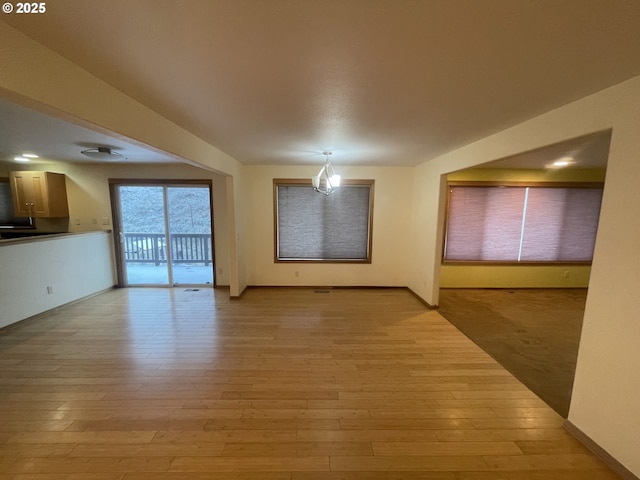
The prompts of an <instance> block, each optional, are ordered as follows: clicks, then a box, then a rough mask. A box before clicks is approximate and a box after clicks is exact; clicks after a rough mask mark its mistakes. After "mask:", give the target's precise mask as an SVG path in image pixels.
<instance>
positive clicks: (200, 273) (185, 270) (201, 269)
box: [127, 263, 213, 285]
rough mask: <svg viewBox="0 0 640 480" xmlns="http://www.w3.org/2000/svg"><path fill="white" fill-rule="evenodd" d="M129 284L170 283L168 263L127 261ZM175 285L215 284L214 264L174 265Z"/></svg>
mask: <svg viewBox="0 0 640 480" xmlns="http://www.w3.org/2000/svg"><path fill="white" fill-rule="evenodd" d="M127 282H128V284H129V285H169V273H168V269H167V265H166V264H161V265H154V264H147V263H127ZM173 284H174V285H213V265H211V264H210V265H198V264H186V265H185V264H176V265H173Z"/></svg>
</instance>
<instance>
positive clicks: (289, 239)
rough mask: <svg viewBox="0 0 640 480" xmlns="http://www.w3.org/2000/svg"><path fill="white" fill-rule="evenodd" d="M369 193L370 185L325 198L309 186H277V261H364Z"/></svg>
mask: <svg viewBox="0 0 640 480" xmlns="http://www.w3.org/2000/svg"><path fill="white" fill-rule="evenodd" d="M370 192H371V188H370V185H343V186H341V187H340V188H338V189H336V190H335V191H334V192H333V193H331V195H329V196H325V195H320V194H318V193H316V192H314V191H313V189H312V188H311V187H310V186H308V185H278V186H277V215H278V218H277V229H278V231H277V243H278V244H277V258H278V260H339V261H345V260H355V261H362V260H367V259H368V257H369V205H370V201H369V196H370Z"/></svg>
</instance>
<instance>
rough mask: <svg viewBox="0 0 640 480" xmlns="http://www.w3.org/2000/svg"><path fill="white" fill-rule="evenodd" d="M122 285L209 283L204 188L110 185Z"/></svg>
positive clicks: (209, 248) (207, 191)
mask: <svg viewBox="0 0 640 480" xmlns="http://www.w3.org/2000/svg"><path fill="white" fill-rule="evenodd" d="M112 195H113V197H114V201H113V204H114V210H116V212H114V213H117V216H116V215H114V218H117V219H118V221H117V224H116V228H117V230H118V231H117V239H118V249H117V251H118V256H119V259H118V260H119V265H120V270H119V279H120V284H121V285H123V286H162V285H165V286H177V285H213V283H214V278H213V272H214V268H213V261H214V258H213V242H212V226H211V191H210V186H209V185H207V184H186V185H183V184H153V185H151V184H142V185H140V184H115V185H112Z"/></svg>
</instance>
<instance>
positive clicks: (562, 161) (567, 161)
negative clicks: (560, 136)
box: [549, 157, 575, 168]
mask: <svg viewBox="0 0 640 480" xmlns="http://www.w3.org/2000/svg"><path fill="white" fill-rule="evenodd" d="M574 163H575V162H574V161H573V158H572V157H562V158H559V159H558V160H556V161H555V162H553V163H551V165H549V167H550V168H562V167H568V166H569V165H573V164H574Z"/></svg>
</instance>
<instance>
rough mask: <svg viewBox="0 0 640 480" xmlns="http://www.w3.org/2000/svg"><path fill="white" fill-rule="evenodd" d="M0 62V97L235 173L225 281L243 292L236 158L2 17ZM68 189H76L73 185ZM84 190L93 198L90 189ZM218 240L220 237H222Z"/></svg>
mask: <svg viewBox="0 0 640 480" xmlns="http://www.w3.org/2000/svg"><path fill="white" fill-rule="evenodd" d="M0 65H2V68H0V96H1V97H3V98H6V99H8V100H10V101H13V102H16V103H19V104H22V105H25V106H27V107H30V108H33V109H35V110H38V111H41V112H44V113H47V114H49V115H52V116H54V117H57V118H61V119H63V120H66V121H69V122H71V123H74V124H78V125H81V126H84V127H86V128H90V129H93V130H97V131H101V132H105V133H107V134H110V135H115V136H118V137H120V138H123V139H125V140H127V141H131V142H134V143H137V144H140V145H143V146H147V147H149V148H151V149H157V150H160V151H162V152H165V153H168V154H171V155H174V156H175V157H176V159H177V160H184V161H186V162H188V163H192V164H194V165H197V166H200V167H202V168H204V169H206V170H209V171H211V172H216V173H219V174H222V175H228V176H230V177H235V178H231V179H230V180H229V181H227V180H224V183H225V185H226V186H227V187H228V186H229V185H233V188H232V189H231V193H232V194H233V197H234V198H235V199H236V200H237V201H236V202H235V203H233V202H232V203H233V204H232V205H230V208H232V210H231V213H230V214H229V215H227V220H228V225H227V228H226V229H225V231H226V232H227V233H228V236H227V238H226V244H227V248H228V252H230V254H229V255H227V257H228V259H229V260H228V261H229V269H228V270H229V280H228V281H229V282H230V288H231V291H232V294H233V292H236V293H239V292H242V290H243V289H244V288H245V286H246V277H247V274H246V270H247V267H246V265H247V261H246V258H245V252H246V251H247V249H246V248H238V246H237V245H236V242H237V239H238V237H237V235H236V234H235V233H236V232H235V228H236V227H239V228H244V226H243V222H244V220H242V219H243V218H246V217H247V216H248V213H247V212H245V211H244V210H243V209H244V208H245V206H246V205H245V203H244V202H243V201H242V200H241V199H242V198H243V196H244V191H243V187H244V183H243V182H242V170H243V166H242V165H241V164H240V163H239V162H238V161H236V160H235V159H234V158H232V157H230V156H229V155H227V154H225V153H224V152H222V151H220V150H219V149H217V148H216V147H214V146H212V145H209V144H208V143H206V142H204V141H203V140H201V139H200V138H198V137H196V136H195V135H193V134H191V133H189V132H187V131H186V130H184V129H183V128H181V127H180V126H178V125H176V124H174V123H172V122H170V121H169V120H167V119H165V118H164V117H162V116H160V115H158V114H157V113H155V112H154V111H153V110H151V109H149V108H147V107H145V106H144V105H142V104H140V103H138V102H137V101H135V100H133V99H132V98H130V97H128V96H126V95H125V94H123V93H122V92H120V91H119V90H116V89H115V88H113V87H112V86H110V85H108V84H107V83H105V82H103V81H102V80H100V79H98V78H97V77H94V76H93V75H91V74H89V73H88V72H87V71H85V70H83V69H81V68H79V67H77V66H76V65H74V64H73V63H71V62H69V61H68V60H66V59H65V58H63V57H61V56H60V55H57V54H56V53H54V52H52V51H51V50H48V49H47V48H45V47H43V46H42V45H40V44H39V43H37V42H35V41H33V40H32V39H30V38H29V37H27V36H25V35H23V34H21V33H20V32H18V31H17V30H15V29H14V28H12V27H10V26H9V25H7V24H5V23H3V22H0ZM71 180H72V181H73V179H71ZM88 182H91V180H90V179H89V180H88ZM71 191H72V193H73V191H74V186H73V185H72V186H71ZM225 191H226V190H225ZM87 192H88V195H89V197H91V196H92V191H91V190H88V191H87ZM227 200H228V198H227ZM90 201H91V202H92V203H93V205H94V207H92V208H96V210H95V211H98V210H100V209H102V207H101V206H99V204H100V200H99V199H98V198H97V196H96V197H95V198H90ZM214 201H215V198H214ZM74 208H78V207H74ZM79 208H80V209H82V208H84V206H80V207H79ZM102 211H104V209H102ZM76 215H81V216H82V215H83V212H82V211H77V210H76V211H74V212H72V213H71V218H74V217H75V216H76ZM91 215H93V213H92V214H91ZM98 218H102V216H100V217H98ZM238 219H241V220H238ZM217 241H218V242H221V239H217ZM222 243H223V244H224V242H222ZM231 253H232V254H231ZM224 275H227V274H226V273H225V274H224Z"/></svg>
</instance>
